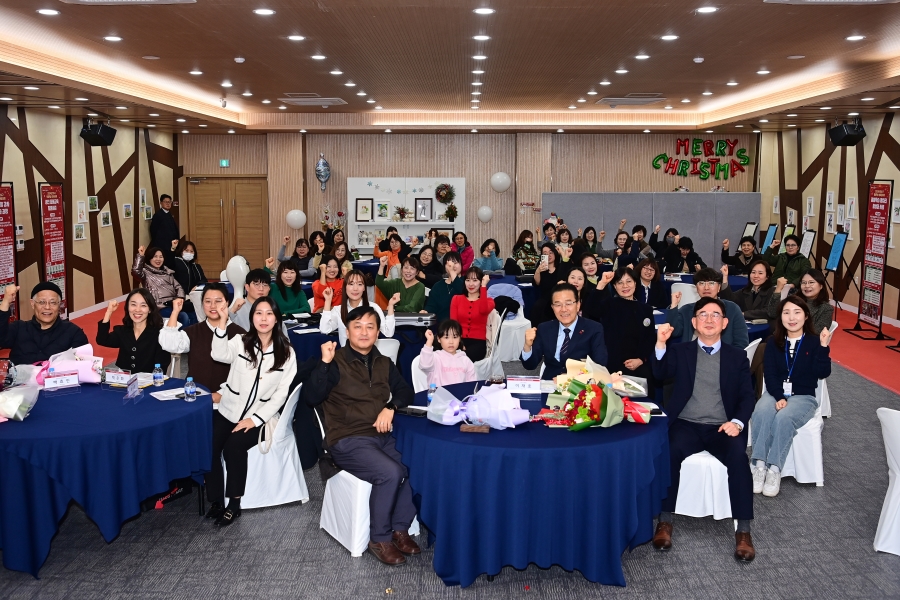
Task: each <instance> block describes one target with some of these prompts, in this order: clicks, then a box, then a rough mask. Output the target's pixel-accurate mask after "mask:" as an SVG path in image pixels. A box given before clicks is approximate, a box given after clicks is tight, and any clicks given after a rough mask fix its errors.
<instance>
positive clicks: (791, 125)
mask: <svg viewBox="0 0 900 600" xmlns="http://www.w3.org/2000/svg"><path fill="white" fill-rule="evenodd" d="M796 126H797V125H796V124H794V123H791V124H789V125H788V127H796Z"/></svg>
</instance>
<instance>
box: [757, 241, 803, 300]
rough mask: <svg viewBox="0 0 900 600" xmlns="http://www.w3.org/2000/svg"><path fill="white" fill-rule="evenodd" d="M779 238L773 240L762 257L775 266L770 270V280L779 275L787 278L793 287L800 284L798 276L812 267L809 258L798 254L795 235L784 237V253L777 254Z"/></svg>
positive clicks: (798, 243) (779, 243) (797, 242)
mask: <svg viewBox="0 0 900 600" xmlns="http://www.w3.org/2000/svg"><path fill="white" fill-rule="evenodd" d="M781 243H782V242H781V240H773V241H772V245H771V246H769V247H768V248H767V249H766V253H765V254H763V258H764V259H765V260H766V262H768V263H769V264H770V265H772V266H773V267H775V269H774V271H773V272H772V281H778V278H779V277H784V278H785V279H787V281H788V283H790V284H791V285H793V286H794V287H795V288H796V287H798V286H799V285H800V278H801V277H803V274H804V273H806V272H807V271H809V270H810V269H811V268H812V265H810V264H809V259H808V258H806V257H805V256H803V255H802V254H800V238H798V237H797V236H796V235H793V234H791V235H787V236H785V237H784V254H778V253H777V252H778V246H780V245H781Z"/></svg>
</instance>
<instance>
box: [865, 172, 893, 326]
mask: <svg viewBox="0 0 900 600" xmlns="http://www.w3.org/2000/svg"><path fill="white" fill-rule="evenodd" d="M892 188H893V185H892V184H891V183H875V182H871V183H869V207H868V215H867V216H866V252H865V255H864V256H863V276H862V286H861V287H862V297H861V298H860V300H859V319H860V320H861V321H864V322H866V323H869V324H870V325H874V326H875V327H878V329H879V331H880V330H881V317H882V315H881V307H882V304H883V303H884V265H885V262H886V261H887V237H888V227H889V224H890V218H891V196H892Z"/></svg>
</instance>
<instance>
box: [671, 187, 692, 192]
mask: <svg viewBox="0 0 900 600" xmlns="http://www.w3.org/2000/svg"><path fill="white" fill-rule="evenodd" d="M672 191H673V192H689V191H691V190H689V189H687V188H686V187H684V186H683V185H679V186H678V187H677V188H675V189H674V190H672Z"/></svg>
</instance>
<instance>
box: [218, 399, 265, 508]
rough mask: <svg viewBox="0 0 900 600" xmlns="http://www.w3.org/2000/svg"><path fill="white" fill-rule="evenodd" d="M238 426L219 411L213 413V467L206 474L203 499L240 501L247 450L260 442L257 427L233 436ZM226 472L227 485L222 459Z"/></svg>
mask: <svg viewBox="0 0 900 600" xmlns="http://www.w3.org/2000/svg"><path fill="white" fill-rule="evenodd" d="M235 425H237V423H232V422H231V421H229V420H228V419H226V418H225V417H223V416H222V415H221V414H219V411H217V410H214V411H213V431H212V466H211V467H210V470H209V473H207V474H206V499H207V500H209V501H210V502H224V501H225V498H226V497H228V498H239V497H241V496H243V495H244V487H245V486H246V485H247V451H248V450H249V449H250V448H252V447H253V446H255V445H256V444H258V443H259V427H254V428H253V429H251V430H249V431H241V432H237V433H232V431H231V430H232V429H234V426H235ZM223 457H224V459H225V468H226V469H228V485H227V487H226V485H225V471H224V470H223V469H222V458H223Z"/></svg>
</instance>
